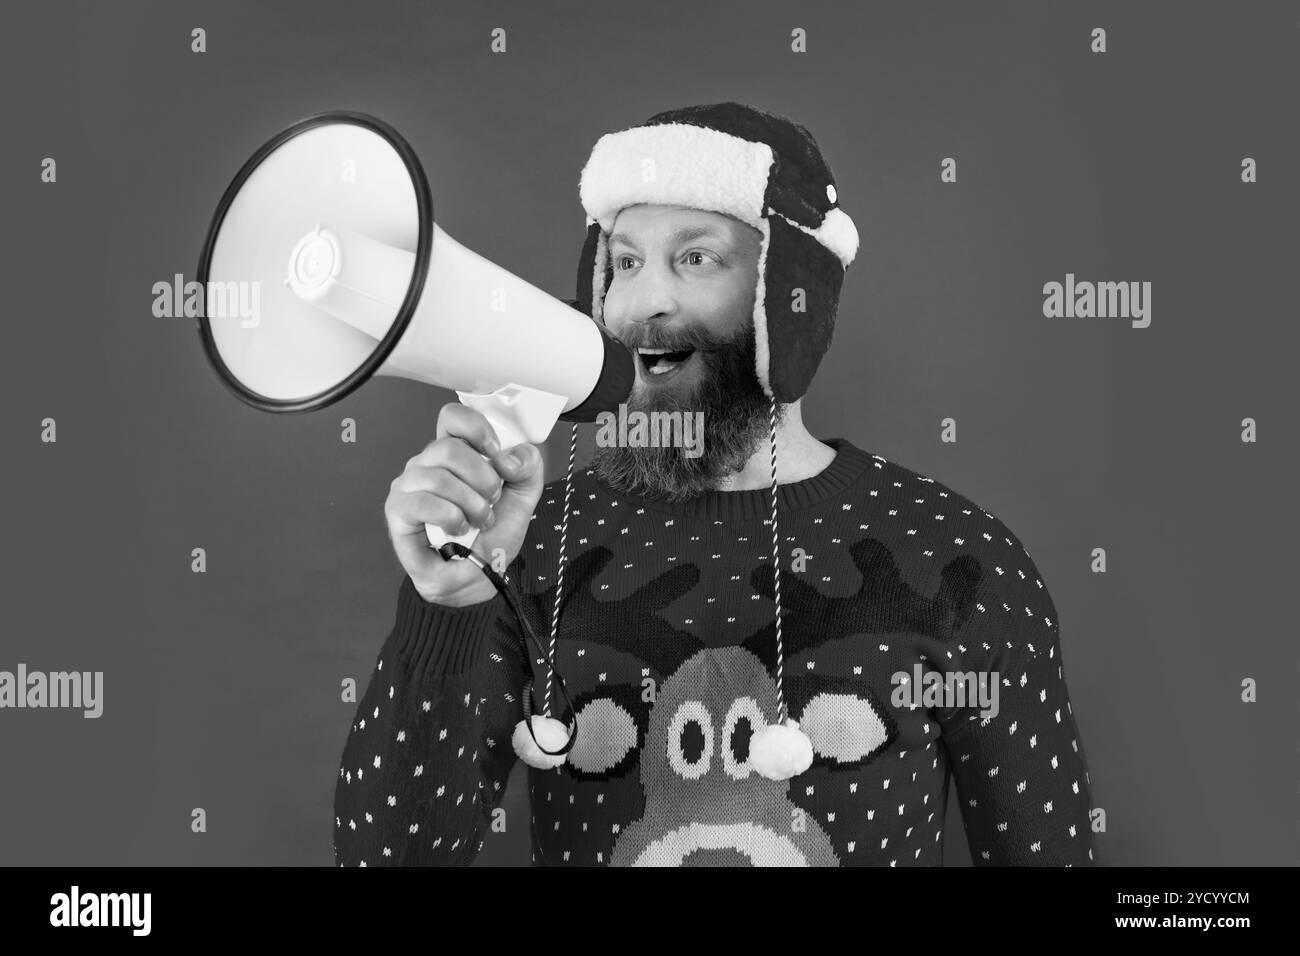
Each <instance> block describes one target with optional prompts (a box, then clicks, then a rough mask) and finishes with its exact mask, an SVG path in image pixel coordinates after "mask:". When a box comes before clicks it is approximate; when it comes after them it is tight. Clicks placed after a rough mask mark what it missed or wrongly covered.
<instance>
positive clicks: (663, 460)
mask: <svg viewBox="0 0 1300 956" xmlns="http://www.w3.org/2000/svg"><path fill="white" fill-rule="evenodd" d="M620 338H621V339H622V340H623V343H624V344H625V345H627V346H628V347H629V348H632V349H633V350H634V351H635V349H636V348H637V347H638V346H640V347H645V348H666V349H669V350H671V351H684V350H686V349H694V350H695V356H696V357H697V358H698V361H699V362H701V363H702V364H703V368H701V369H700V370H699V372H700V374H699V375H698V377H697V380H696V381H695V383H694V384H693V385H690V386H677V387H665V386H655V385H650V386H646V383H645V382H643V381H641V379H640V378H638V380H637V384H636V386H634V388H633V391H632V394H631V395H630V396H629V397H628V400H627V403H626V404H627V410H628V412H637V411H639V412H645V413H646V415H647V416H648V415H649V414H650V413H651V412H656V411H658V412H681V413H682V414H683V416H686V415H693V414H694V413H697V412H699V413H703V424H704V434H703V441H702V447H701V449H700V454H699V455H698V457H694V458H690V457H687V456H686V454H685V452H686V449H684V448H675V447H659V448H651V447H621V446H617V447H601V446H598V447H597V448H596V451H595V454H594V455H593V457H592V462H591V465H592V469H593V470H594V471H595V472H596V474H597V475H598V476H599V477H600V479H601V480H602V481H604V482H605V483H606V484H607V485H609V486H610V487H611V488H614V489H615V490H617V491H620V492H622V493H624V494H631V495H637V496H640V497H646V498H666V499H668V500H669V501H681V500H683V499H686V498H693V497H696V496H698V495H700V494H702V493H704V492H706V491H711V490H714V489H715V488H717V486H718V484H719V483H720V482H721V480H722V479H723V478H725V477H727V476H729V475H732V474H734V473H736V472H738V471H740V470H741V469H742V468H743V467H744V466H745V465H746V464H747V463H748V461H749V459H750V458H751V457H753V455H754V452H755V451H756V450H757V448H758V443H759V442H760V441H762V440H763V439H764V438H766V437H768V433H769V429H770V426H771V400H770V399H769V398H768V396H767V395H766V394H765V393H764V392H763V387H762V386H761V385H760V384H759V382H758V376H757V375H756V374H755V372H754V349H755V339H754V327H753V324H752V323H751V324H750V325H749V326H748V327H747V328H746V330H745V331H744V332H743V333H741V334H739V335H737V336H735V337H734V338H732V339H715V338H713V337H711V336H709V335H708V334H707V333H704V332H701V331H698V330H695V329H687V330H676V331H673V332H666V331H664V330H662V329H657V330H656V329H651V330H647V331H645V332H644V333H643V332H642V331H641V330H637V329H631V330H628V331H626V332H625V334H624V336H620ZM635 361H637V362H638V363H639V362H640V361H641V360H640V359H639V358H637V359H635ZM640 371H641V372H642V373H644V369H642V370H640ZM785 408H786V406H784V405H778V406H777V423H778V424H779V423H780V422H781V420H782V419H783V418H784V415H785Z"/></svg>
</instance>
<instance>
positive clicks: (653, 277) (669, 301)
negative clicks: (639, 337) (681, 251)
mask: <svg viewBox="0 0 1300 956" xmlns="http://www.w3.org/2000/svg"><path fill="white" fill-rule="evenodd" d="M678 308H679V306H678V303H677V296H676V293H675V289H674V286H673V277H672V274H671V270H668V269H667V268H665V267H664V266H662V265H651V264H650V263H647V264H645V265H642V266H641V267H640V268H639V269H636V270H635V271H633V272H632V273H631V274H630V275H625V276H620V277H619V278H618V279H617V281H615V282H614V284H613V286H612V287H611V288H610V290H609V293H608V295H606V297H605V316H606V319H607V320H608V321H610V322H611V323H612V324H613V325H614V327H615V328H618V327H620V326H623V325H629V326H631V325H646V324H651V323H655V322H658V323H663V322H667V321H670V320H671V319H673V318H674V317H675V316H676V315H677V314H678Z"/></svg>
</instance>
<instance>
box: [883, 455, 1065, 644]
mask: <svg viewBox="0 0 1300 956" xmlns="http://www.w3.org/2000/svg"><path fill="white" fill-rule="evenodd" d="M872 458H873V465H874V466H876V467H873V468H872V469H871V472H870V473H869V474H868V475H867V476H866V477H865V480H864V481H863V482H862V490H861V496H862V497H864V498H866V499H867V500H868V501H870V502H871V503H872V505H871V507H872V509H873V513H874V514H876V515H877V516H878V517H877V519H876V524H877V526H878V527H880V528H883V529H884V530H886V531H887V532H892V531H895V530H896V531H899V532H901V534H908V532H909V531H915V532H916V534H915V536H913V538H912V540H917V539H918V538H919V539H921V540H922V541H924V542H925V544H924V548H925V549H926V550H928V551H931V552H932V553H933V557H934V558H935V559H937V560H939V561H940V562H941V563H942V566H944V567H945V568H952V569H953V570H954V573H959V574H960V575H961V576H962V577H963V578H964V579H965V580H966V581H967V582H969V584H970V586H971V587H972V589H973V593H974V595H975V600H976V601H977V602H978V605H979V606H978V607H975V608H974V610H973V613H975V614H978V615H984V614H989V615H996V616H997V617H998V618H1001V621H1000V622H999V623H1001V624H1010V625H1012V626H1013V627H1014V628H1015V629H1016V630H1017V631H1018V632H1019V633H1021V634H1022V635H1024V636H1025V637H1026V640H1028V639H1030V636H1031V635H1037V636H1039V637H1040V638H1050V637H1054V636H1055V633H1056V631H1057V627H1058V622H1057V614H1056V608H1055V606H1054V604H1053V602H1052V597H1051V594H1050V592H1049V590H1048V586H1047V581H1046V580H1045V579H1044V578H1043V575H1042V572H1041V571H1040V570H1039V568H1038V565H1037V563H1036V562H1035V560H1034V558H1033V556H1032V555H1031V554H1030V551H1029V548H1028V547H1027V546H1026V544H1025V542H1024V541H1023V540H1022V539H1021V537H1020V535H1018V534H1017V533H1016V531H1015V530H1013V528H1012V527H1011V525H1010V524H1009V523H1008V521H1007V520H1003V518H1002V516H1000V515H999V514H997V513H995V512H993V511H990V510H989V509H987V508H985V507H983V506H982V505H980V504H979V503H978V502H977V501H975V500H974V499H973V498H971V497H970V496H968V495H966V494H964V493H962V492H961V491H958V490H957V489H955V488H953V487H952V486H951V485H948V484H946V483H944V482H942V481H939V480H936V479H935V478H932V477H931V476H929V475H926V474H923V473H921V472H919V471H916V470H915V469H912V468H908V467H907V466H905V465H903V464H901V463H899V462H896V461H891V460H888V459H886V458H883V457H881V456H879V455H873V456H872ZM904 526H905V527H904ZM981 608H982V610H981Z"/></svg>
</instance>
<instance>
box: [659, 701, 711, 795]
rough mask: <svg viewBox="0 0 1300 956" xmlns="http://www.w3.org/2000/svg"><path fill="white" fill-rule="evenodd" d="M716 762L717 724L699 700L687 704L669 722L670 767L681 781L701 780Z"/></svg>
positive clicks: (686, 702)
mask: <svg viewBox="0 0 1300 956" xmlns="http://www.w3.org/2000/svg"><path fill="white" fill-rule="evenodd" d="M712 760H713V720H712V718H710V717H709V711H708V709H707V708H705V706H704V705H703V704H701V703H700V702H699V701H698V700H687V701H683V702H682V705H681V706H680V707H678V708H677V712H676V713H674V714H673V719H672V720H670V721H669V722H668V764H669V766H671V767H672V768H673V770H674V771H675V772H676V773H677V775H678V776H680V777H685V778H686V779H687V780H698V779H699V778H700V777H702V776H704V775H705V774H706V773H708V772H709V764H710V763H711V762H712Z"/></svg>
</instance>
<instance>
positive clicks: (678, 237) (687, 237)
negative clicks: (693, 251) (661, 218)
mask: <svg viewBox="0 0 1300 956" xmlns="http://www.w3.org/2000/svg"><path fill="white" fill-rule="evenodd" d="M702 236H708V237H709V238H711V239H718V240H720V241H723V242H725V241H726V239H725V238H724V237H723V236H720V235H718V233H717V232H716V231H715V230H714V229H713V227H712V226H687V227H686V228H685V229H678V230H677V231H676V232H675V233H673V234H672V236H670V237H669V243H670V244H671V245H674V246H675V245H677V244H678V243H682V242H690V241H691V240H692V239H699V238H701V237H702ZM616 242H622V243H625V244H626V245H629V246H632V247H633V248H634V249H639V248H641V247H640V246H638V245H637V244H636V243H635V242H634V241H633V240H632V238H631V237H630V236H628V235H627V234H625V233H622V232H616V233H614V235H612V236H610V237H609V244H610V245H611V246H612V245H614V243H616Z"/></svg>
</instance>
